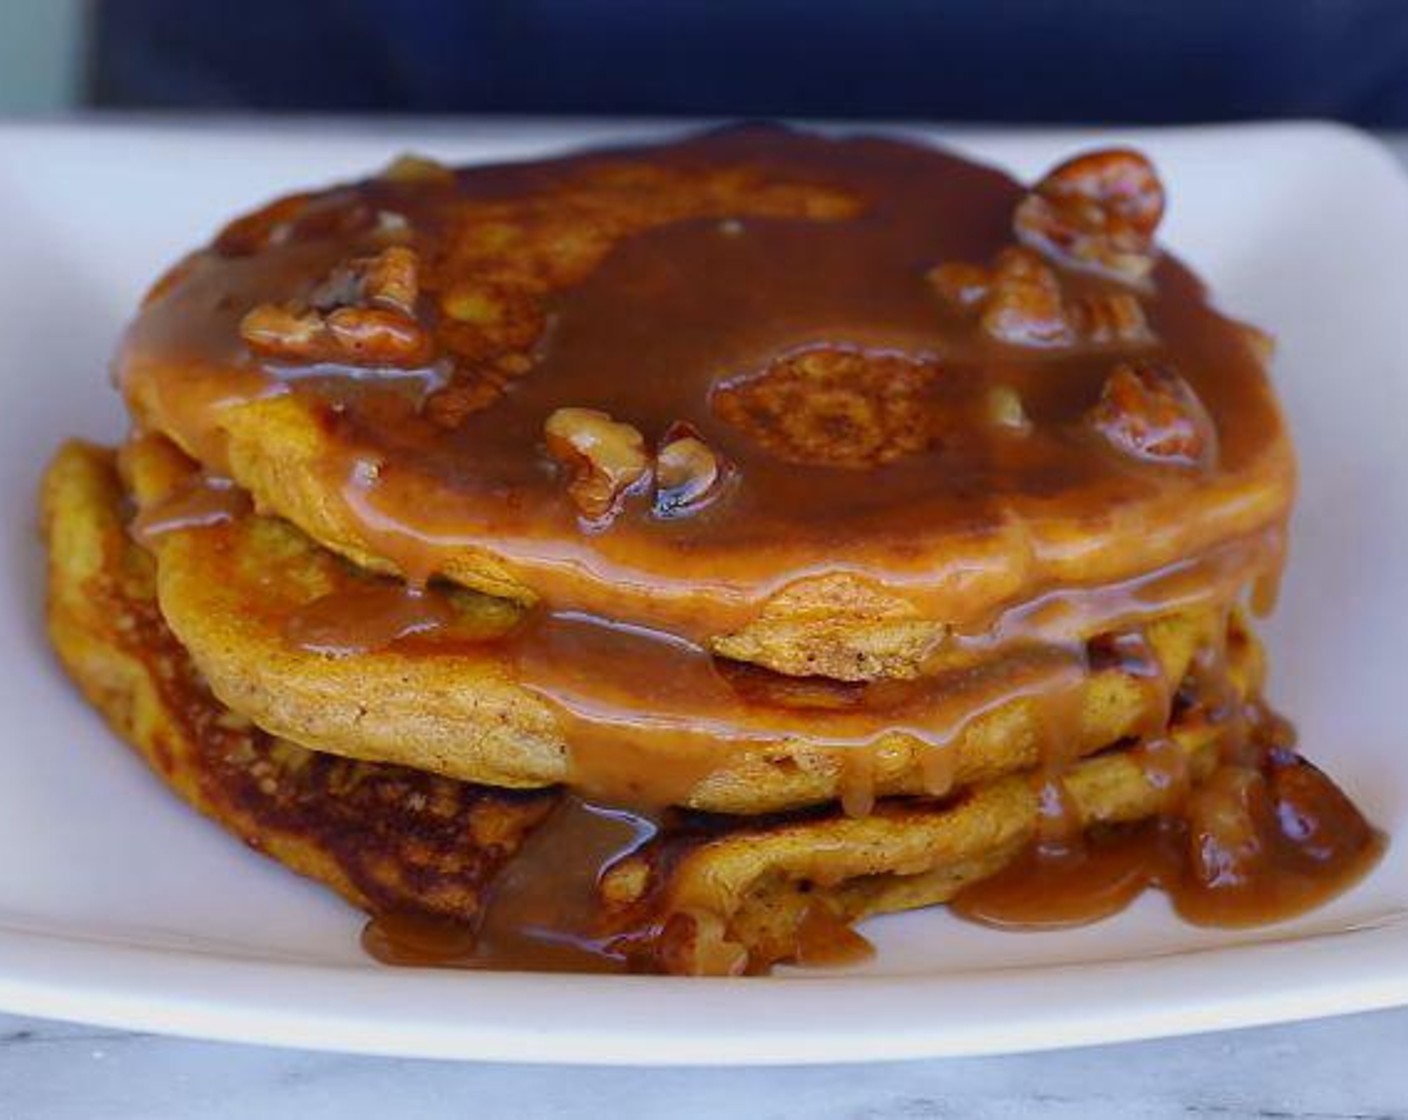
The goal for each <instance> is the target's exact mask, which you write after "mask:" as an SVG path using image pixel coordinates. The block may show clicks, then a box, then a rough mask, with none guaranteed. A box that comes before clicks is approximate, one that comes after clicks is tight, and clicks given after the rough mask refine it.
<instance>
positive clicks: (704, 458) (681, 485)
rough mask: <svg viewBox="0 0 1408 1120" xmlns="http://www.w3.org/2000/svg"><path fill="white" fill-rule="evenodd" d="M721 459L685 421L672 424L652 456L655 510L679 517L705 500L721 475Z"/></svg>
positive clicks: (667, 515) (713, 490)
mask: <svg viewBox="0 0 1408 1120" xmlns="http://www.w3.org/2000/svg"><path fill="white" fill-rule="evenodd" d="M724 470H725V468H724V463H723V460H722V459H720V458H719V455H718V453H717V452H716V451H714V449H713V448H712V447H710V446H709V445H708V444H707V443H705V442H704V440H702V439H701V438H700V437H699V433H698V432H696V431H695V430H694V429H693V428H692V427H691V426H690V425H688V424H673V425H671V426H670V428H669V430H668V431H667V432H666V433H665V438H664V439H663V440H662V441H661V443H660V450H659V452H658V453H657V454H656V457H655V513H656V515H657V516H659V517H678V516H679V515H681V514H685V513H692V512H694V511H695V510H697V509H699V508H700V507H701V506H703V505H704V504H705V503H707V502H708V501H709V500H710V499H711V498H712V497H713V496H714V495H715V494H716V493H717V492H718V490H719V486H720V485H721V484H722V482H723V479H724Z"/></svg>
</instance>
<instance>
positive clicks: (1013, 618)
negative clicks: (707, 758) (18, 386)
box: [117, 128, 1294, 681]
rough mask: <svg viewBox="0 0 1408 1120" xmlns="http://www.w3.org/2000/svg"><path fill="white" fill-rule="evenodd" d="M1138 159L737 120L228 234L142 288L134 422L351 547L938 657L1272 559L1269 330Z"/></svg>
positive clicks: (529, 593) (1280, 477)
mask: <svg viewBox="0 0 1408 1120" xmlns="http://www.w3.org/2000/svg"><path fill="white" fill-rule="evenodd" d="M1163 204H1164V197H1163V188H1162V186H1161V184H1160V183H1159V181H1158V179H1157V176H1156V175H1155V174H1154V172H1153V169H1152V168H1151V167H1150V166H1149V164H1148V163H1147V161H1145V160H1144V159H1143V158H1142V157H1140V156H1138V155H1137V154H1135V153H1132V152H1127V151H1122V150H1114V151H1106V152H1099V153H1091V154H1088V155H1086V156H1083V157H1079V158H1077V159H1075V160H1073V161H1071V162H1069V163H1067V164H1065V165H1063V166H1062V167H1060V168H1058V169H1056V170H1055V171H1053V172H1052V173H1051V174H1050V175H1048V176H1047V177H1046V178H1044V179H1043V180H1041V181H1040V182H1039V183H1037V184H1036V185H1035V186H1033V187H1031V188H1030V189H1028V188H1024V187H1023V186H1022V185H1020V184H1018V183H1016V182H1015V181H1013V180H1012V179H1010V178H1008V177H1007V176H1006V175H1003V174H1001V173H999V172H997V171H995V170H993V169H990V168H986V167H981V166H978V165H976V164H973V163H971V162H968V161H966V160H964V159H961V158H959V157H957V156H954V155H951V154H947V153H944V152H941V151H938V150H935V149H933V148H930V147H926V146H921V145H916V144H910V143H904V142H900V141H897V140H885V139H875V138H851V139H831V138H825V137H822V136H818V135H811V134H806V133H801V132H792V131H787V130H781V129H768V128H747V129H734V130H729V131H724V132H717V133H711V134H708V135H704V136H700V137H695V138H691V139H687V140H684V141H681V142H676V143H671V144H664V145H659V146H655V147H644V148H639V149H630V150H619V151H610V152H596V153H591V154H585V155H577V156H571V157H567V158H562V159H555V160H547V161H542V162H536V163H526V164H518V165H509V166H498V167H476V168H468V169H464V170H460V171H450V170H448V169H445V168H441V167H439V166H437V165H434V164H432V163H429V162H427V161H423V160H409V161H401V162H399V163H398V164H396V165H394V166H393V167H392V168H390V169H388V171H387V172H386V173H383V174H382V175H380V176H377V177H374V178H371V179H367V180H364V181H362V182H358V183H353V184H348V185H342V186H336V187H331V188H328V189H324V190H317V191H312V192H308V193H303V194H299V195H294V196H290V197H288V198H284V199H281V200H279V201H277V202H274V203H272V204H270V205H269V206H267V207H265V208H264V209H262V210H259V211H257V212H255V213H253V214H251V215H248V216H247V217H245V218H241V219H239V220H238V221H236V222H234V223H233V224H232V225H230V226H229V227H227V228H226V229H225V230H224V231H223V232H222V233H221V234H220V235H219V236H218V237H216V238H215V240H214V241H213V242H212V243H211V244H210V245H209V246H206V247H204V248H201V249H198V250H197V251H195V252H194V253H192V254H191V255H190V256H188V257H187V258H186V259H185V260H184V261H182V262H181V263H180V264H179V265H177V266H176V267H175V268H174V269H173V270H172V271H171V272H170V273H169V274H168V275H167V276H166V277H165V278H163V279H162V281H161V282H159V283H158V284H157V286H156V287H155V288H154V289H153V291H152V293H151V294H150V296H149V297H148V299H147V301H146V304H145V306H144V308H143V310H142V312H141V314H140V316H139V317H138V319H137V321H136V322H135V323H134V325H133V326H132V328H131V330H130V331H129V333H128V335H127V338H126V341H125V343H124V345H123V347H122V349H121V352H120V354H119V356H118V359H117V369H118V375H119V378H120V381H121V384H122V386H123V389H124V392H125V394H126V398H127V400H128V402H129V405H130V407H131V409H132V411H133V413H134V415H135V416H136V417H137V418H138V420H139V422H140V423H141V424H142V425H143V426H144V427H145V428H147V429H149V430H154V431H159V432H163V433H165V434H167V435H168V436H170V437H171V438H172V439H173V440H174V441H175V442H176V443H177V444H178V445H179V446H181V447H182V448H183V449H184V450H185V451H186V452H187V453H189V454H191V455H192V456H193V457H195V458H196V459H197V460H198V461H200V462H201V463H202V464H203V465H204V467H205V468H207V469H208V470H209V471H210V472H212V473H213V474H216V475H220V476H228V477H229V478H232V479H233V480H234V481H235V482H236V483H237V484H238V485H239V486H240V487H241V488H243V489H245V490H247V491H248V492H249V493H250V494H252V495H253V498H254V500H255V502H256V504H257V506H258V507H259V508H260V509H261V510H264V511H266V512H268V513H271V514H274V515H277V516H279V517H282V518H284V519H286V520H287V521H289V522H290V523H291V524H293V525H296V526H298V527H299V528H300V529H301V530H302V531H303V532H305V533H306V534H307V535H308V536H309V537H311V538H312V539H313V540H315V541H317V542H318V543H319V544H321V545H322V546H324V547H326V548H328V549H330V550H331V551H334V552H337V553H339V554H341V555H343V556H345V557H347V558H349V559H350V560H351V561H353V562H354V563H355V564H357V565H358V566H359V567H361V568H363V569H366V570H369V571H375V572H379V573H383V574H394V575H398V576H400V577H402V578H404V579H407V580H409V581H410V582H411V583H413V584H416V585H423V584H425V583H426V582H428V581H430V580H431V579H434V578H441V579H444V580H447V581H450V582H454V583H457V584H460V585H462V586H464V587H466V588H470V589H473V590H477V591H480V592H483V593H485V594H488V595H492V596H496V597H499V598H502V599H505V600H508V601H511V602H513V603H516V604H521V605H523V606H534V605H537V606H541V607H543V608H544V609H547V610H549V611H552V612H558V613H560V612H577V613H582V614H586V615H590V616H593V617H597V618H603V619H609V620H611V621H612V622H614V623H617V624H622V625H629V626H634V627H645V628H650V629H654V630H659V631H662V632H666V633H670V634H673V635H676V636H678V637H681V638H683V639H686V640H688V641H689V642H691V643H693V644H695V645H697V646H700V647H703V648H707V649H710V650H711V651H713V652H717V653H720V654H723V655H725V656H728V657H730V658H732V659H734V660H741V661H750V662H756V663H758V664H760V665H762V666H764V667H767V668H771V669H774V670H778V671H781V672H783V673H787V674H791V675H796V676H827V677H835V678H838V679H845V680H851V681H864V680H871V679H877V678H917V677H922V676H924V675H926V674H932V673H933V672H934V671H936V670H937V669H944V668H953V667H955V665H961V664H962V663H964V661H965V660H966V659H967V658H968V657H969V656H970V653H971V646H972V644H973V643H974V642H981V641H982V640H983V638H984V636H986V635H990V634H991V633H993V632H994V631H996V630H1003V631H1004V632H1011V631H1013V630H1014V629H1017V630H1020V629H1021V626H1022V625H1023V623H1024V620H1025V619H1026V618H1027V615H1026V613H1024V612H1026V611H1027V609H1028V608H1029V607H1030V605H1031V604H1032V603H1033V602H1035V601H1037V600H1039V599H1041V598H1042V597H1044V596H1048V595H1050V594H1052V593H1053V592H1054V591H1057V590H1060V589H1067V590H1073V591H1078V592H1084V593H1089V594H1097V593H1099V592H1102V591H1104V592H1108V593H1111V594H1115V593H1116V592H1117V591H1118V589H1120V588H1122V587H1124V586H1125V585H1126V584H1127V583H1128V581H1131V580H1138V579H1142V578H1146V577H1150V576H1151V575H1153V574H1155V573H1159V572H1162V571H1164V570H1166V569H1167V568H1169V567H1170V566H1176V565H1179V564H1184V563H1189V562H1198V561H1200V560H1203V559H1205V558H1207V557H1208V556H1209V555H1211V554H1213V553H1216V552H1217V551H1218V550H1229V549H1230V550H1240V552H1239V554H1240V556H1241V563H1243V564H1244V566H1246V567H1248V568H1249V569H1253V570H1255V571H1256V572H1258V573H1260V574H1263V575H1269V574H1271V573H1273V572H1274V570H1275V569H1276V567H1277V565H1278V563H1279V548H1278V547H1277V546H1278V543H1279V540H1280V533H1281V530H1282V528H1283V526H1284V521H1285V517H1286V514H1287V511H1288V509H1289V506H1290V501H1291V497H1292V491H1293V484H1294V464H1293V459H1292V454H1291V450H1290V445H1289V442H1288V439H1287V436H1286V432H1285V429H1284V425H1283V423H1282V420H1281V416H1280V412H1279V409H1278V407H1277V405H1276V403H1275V400H1274V398H1273V395H1272V392H1271V389H1270V386H1269V384H1268V381H1267V378H1266V375H1265V369H1264V365H1265V361H1264V359H1265V346H1264V343H1265V339H1264V337H1263V336H1260V335H1257V334H1255V333H1254V332H1250V331H1249V330H1248V329H1247V328H1244V327H1243V326H1241V325H1240V324H1237V323H1235V322H1233V321H1232V320H1229V319H1226V318H1224V317H1223V316H1222V315H1220V314H1219V313H1218V312H1216V311H1215V310H1213V309H1212V307H1211V306H1210V305H1209V304H1208V302H1207V299H1206V297H1205V294H1204V292H1203V288H1202V285H1201V284H1200V283H1199V282H1198V280H1197V279H1196V278H1195V277H1194V276H1193V275H1192V274H1191V273H1190V272H1189V271H1188V270H1187V269H1186V268H1185V267H1184V266H1183V265H1182V264H1180V263H1179V262H1178V261H1176V260H1174V259H1173V258H1172V257H1170V256H1168V255H1166V254H1162V253H1160V252H1159V251H1158V248H1157V246H1156V244H1155V241H1154V236H1155V231H1156V227H1157V224H1158V221H1159V218H1160V216H1161V214H1162V210H1163Z"/></svg>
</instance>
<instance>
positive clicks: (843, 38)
mask: <svg viewBox="0 0 1408 1120" xmlns="http://www.w3.org/2000/svg"><path fill="white" fill-rule="evenodd" d="M75 104H78V105H97V106H111V107H120V108H127V109H153V108H156V109H177V108H188V109H218V110H243V109H260V110H289V111H336V110H356V111H362V112H366V111H386V112H457V113H468V112H522V113H627V114H667V113H702V114H715V115H730V116H764V115H766V116H779V115H788V116H872V117H904V116H909V117H927V118H936V119H944V120H973V121H1032V122H1048V121H1069V122H1084V121H1131V122H1161V121H1202V120H1225V119H1245V118H1266V117H1303V116H1319V117H1334V118H1338V119H1341V120H1346V121H1352V122H1355V123H1359V124H1364V125H1376V126H1398V127H1402V126H1404V125H1408V0H1174V2H1166V0H948V2H943V0H873V2H869V3H865V2H850V3H840V2H836V0H810V2H809V0H238V2H236V3H228V2H216V0H91V2H88V3H85V2H83V0H0V108H4V109H8V110H24V109H36V108H40V109H42V108H63V107H65V106H70V105H75Z"/></svg>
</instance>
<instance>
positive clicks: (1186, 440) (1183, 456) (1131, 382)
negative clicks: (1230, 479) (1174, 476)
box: [1089, 362, 1217, 466]
mask: <svg viewBox="0 0 1408 1120" xmlns="http://www.w3.org/2000/svg"><path fill="white" fill-rule="evenodd" d="M1089 419H1090V423H1091V424H1092V425H1093V426H1094V428H1095V430H1096V431H1098V432H1099V433H1100V434H1101V435H1103V436H1104V437H1105V438H1106V439H1107V440H1109V442H1110V443H1111V444H1112V445H1113V446H1115V447H1116V448H1118V449H1119V450H1120V451H1123V452H1125V453H1126V454H1128V455H1132V456H1135V457H1136V458H1140V459H1148V460H1151V461H1153V462H1158V463H1168V464H1172V465H1177V466H1206V465H1208V464H1209V463H1210V462H1211V461H1212V458H1213V456H1214V455H1215V453H1216V443H1217V438H1216V430H1215V428H1214V427H1213V422H1212V418H1211V417H1210V416H1209V415H1208V413H1207V410H1206V409H1205V408H1204V407H1203V403H1202V401H1200V400H1199V399H1198V396H1197V394H1196V393H1194V392H1193V389H1192V386H1190V385H1189V384H1188V383H1187V382H1186V381H1184V380H1183V378H1181V377H1179V376H1178V375H1177V374H1176V373H1173V372H1172V371H1171V370H1168V369H1165V368H1164V367H1163V366H1158V365H1152V364H1149V363H1132V362H1121V363H1120V364H1119V365H1117V366H1116V367H1115V369H1114V371H1113V372H1112V373H1111V374H1110V376H1109V377H1108V378H1107V379H1106V381H1105V385H1104V388H1103V389H1102V390H1101V393H1100V400H1099V401H1098V402H1097V403H1096V405H1095V407H1094V408H1093V409H1092V410H1091V411H1090V415H1089Z"/></svg>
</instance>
